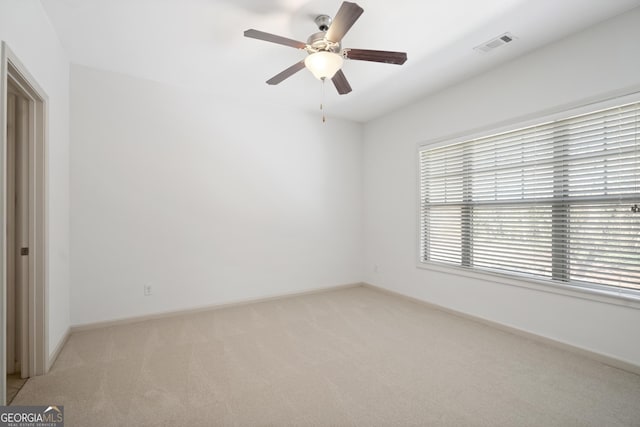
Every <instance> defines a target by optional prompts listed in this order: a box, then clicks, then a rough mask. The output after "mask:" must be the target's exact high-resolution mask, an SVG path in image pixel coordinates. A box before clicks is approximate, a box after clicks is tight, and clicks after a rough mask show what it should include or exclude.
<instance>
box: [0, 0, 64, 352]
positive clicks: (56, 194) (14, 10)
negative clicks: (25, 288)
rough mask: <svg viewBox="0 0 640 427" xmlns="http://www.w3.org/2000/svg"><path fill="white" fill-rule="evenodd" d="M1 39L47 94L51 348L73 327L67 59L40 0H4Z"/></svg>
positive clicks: (0, 15)
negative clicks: (71, 310) (70, 314)
mask: <svg viewBox="0 0 640 427" xmlns="http://www.w3.org/2000/svg"><path fill="white" fill-rule="evenodd" d="M0 40H3V41H5V42H6V43H7V45H8V46H9V48H10V49H11V50H12V51H13V52H14V53H15V54H16V56H17V57H18V58H19V59H20V61H21V62H22V64H23V65H24V66H25V67H26V68H27V70H28V71H29V73H30V74H31V75H32V76H33V77H34V78H35V79H36V81H37V82H38V84H39V85H40V86H41V87H42V89H43V90H44V91H45V92H46V94H47V96H48V97H49V103H48V126H49V139H48V153H47V154H48V158H47V160H48V171H47V172H48V173H47V183H48V191H49V199H48V206H47V209H48V218H47V222H48V226H49V236H48V237H49V242H48V256H49V265H48V270H47V274H48V278H49V307H48V314H49V352H50V353H51V352H53V351H55V349H56V347H57V346H58V344H59V343H60V341H61V340H62V338H63V337H64V334H65V333H66V332H67V330H68V328H69V323H70V322H69V61H68V59H67V56H66V53H65V52H64V50H63V49H62V46H61V45H60V42H59V41H58V36H57V34H56V32H55V31H54V29H53V27H52V26H51V23H50V22H49V19H48V17H47V15H46V14H45V13H44V11H43V10H42V6H41V5H40V2H37V1H23V0H3V1H2V2H0Z"/></svg>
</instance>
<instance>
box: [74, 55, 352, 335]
mask: <svg viewBox="0 0 640 427" xmlns="http://www.w3.org/2000/svg"><path fill="white" fill-rule="evenodd" d="M221 84H224V83H221ZM238 90H239V91H241V88H239V89H238ZM245 99H248V97H246V96H245V95H243V94H241V93H239V95H238V102H235V101H229V100H224V99H217V98H216V96H215V95H211V94H197V93H188V92H183V91H182V90H179V89H176V88H172V87H169V86H165V85H162V84H159V83H155V82H151V81H146V80H141V79H137V78H133V77H128V76H123V75H119V74H115V73H111V72H106V71H99V70H95V69H90V68H86V67H81V66H76V65H72V68H71V117H72V149H71V183H72V184H71V205H72V210H71V211H72V213H71V254H72V265H73V272H72V292H71V295H72V296H71V299H72V305H71V306H72V316H71V318H72V323H73V324H86V323H91V322H97V321H105V320H111V319H118V318H126V317H131V316H139V315H145V314H150V313H158V312H164V311H172V310H180V309H186V308H193V307H199V306H206V305H211V304H219V303H224V302H229V301H235V300H242V299H248V298H249V299H250V298H259V297H263V296H269V295H278V294H283V293H289V292H297V291H304V290H309V289H313V288H319V287H327V286H334V285H341V284H347V283H353V282H358V281H360V280H361V279H362V269H361V266H362V262H361V261H362V255H361V253H362V246H361V245H362V233H361V225H362V223H361V219H362V191H363V190H362V167H361V163H362V146H361V139H362V134H361V132H362V126H361V125H359V124H355V123H351V122H346V121H341V120H334V119H331V118H329V119H328V122H327V123H326V124H325V125H323V124H322V123H321V116H320V114H317V115H308V114H302V113H299V112H295V111H290V110H279V109H277V108H273V107H263V106H259V105H250V104H248V103H245V104H242V103H241V102H242V101H243V100H245ZM310 102H316V101H314V100H313V99H310ZM146 283H149V284H151V285H152V287H153V295H152V296H150V297H145V296H143V285H144V284H146Z"/></svg>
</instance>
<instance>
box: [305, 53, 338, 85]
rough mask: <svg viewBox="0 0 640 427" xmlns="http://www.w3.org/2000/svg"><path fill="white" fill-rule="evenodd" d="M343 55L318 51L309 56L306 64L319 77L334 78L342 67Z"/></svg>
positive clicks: (320, 78)
mask: <svg viewBox="0 0 640 427" xmlns="http://www.w3.org/2000/svg"><path fill="white" fill-rule="evenodd" d="M343 62H344V60H343V59H342V55H338V54H337V53H333V52H324V51H322V52H316V53H312V54H311V55H309V56H307V58H306V59H305V60H304V65H305V66H306V67H307V68H308V69H309V71H311V72H312V73H313V75H314V76H316V78H317V79H319V80H322V79H324V78H329V79H330V78H332V77H333V76H334V74H335V73H337V72H338V70H339V69H340V68H342V63H343Z"/></svg>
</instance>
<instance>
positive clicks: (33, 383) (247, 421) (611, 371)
mask: <svg viewBox="0 0 640 427" xmlns="http://www.w3.org/2000/svg"><path fill="white" fill-rule="evenodd" d="M13 404H14V405H31V404H40V405H52V404H57V405H64V407H65V421H66V422H65V425H66V426H67V427H72V426H214V425H229V426H261V425H264V426H267V425H271V426H291V425H295V426H456V427H460V426H544V427H549V426H563V427H567V426H597V427H602V426H607V427H613V426H640V376H638V375H635V374H632V373H629V372H625V371H622V370H619V369H616V368H612V367H609V366H606V365H604V364H601V363H599V362H596V361H594V360H591V359H588V358H585V357H583V356H580V355H577V354H573V353H570V352H566V351H563V350H559V349H557V348H555V347H551V346H547V345H544V344H540V343H538V342H534V341H531V340H528V339H526V338H523V337H521V336H516V335H513V334H510V333H506V332H503V331H500V330H497V329H494V328H491V327H489V326H486V325H483V324H481V323H477V322H474V321H471V320H468V319H464V318H460V317H457V316H454V315H451V314H448V313H445V312H442V311H438V310H435V309H432V308H430V307H427V306H425V305H422V304H418V303H415V302H412V301H409V300H406V299H404V298H400V297H396V296H392V295H388V294H386V293H383V292H380V291H376V290H373V289H370V288H364V287H356V288H347V289H342V290H335V291H328V292H322V293H318V294H311V295H305V296H297V297H291V298H284V299H280V300H272V301H268V302H260V303H253V304H248V305H243V306H236V307H232V308H226V309H220V310H212V311H208V312H200V313H196V314H190V315H182V316H176V317H171V318H164V319H159V320H152V321H145V322H140V323H134V324H129V325H123V326H114V327H108V328H103V329H99V330H93V331H88V332H82V333H75V334H73V335H72V336H71V337H70V338H69V341H68V342H67V344H66V345H65V347H64V348H63V350H62V352H61V354H60V356H59V358H58V360H57V362H56V363H55V365H54V366H53V368H52V369H51V372H50V373H49V374H48V375H45V376H40V377H35V378H32V379H30V380H29V381H28V382H27V384H26V385H25V386H24V387H23V388H22V390H21V391H20V393H19V394H18V396H17V397H16V398H15V400H14V402H13Z"/></svg>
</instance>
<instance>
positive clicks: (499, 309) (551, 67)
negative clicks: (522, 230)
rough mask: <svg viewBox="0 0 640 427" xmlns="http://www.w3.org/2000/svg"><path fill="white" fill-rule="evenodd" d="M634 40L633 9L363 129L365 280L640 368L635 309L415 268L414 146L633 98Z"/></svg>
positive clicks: (637, 13)
mask: <svg viewBox="0 0 640 427" xmlns="http://www.w3.org/2000/svg"><path fill="white" fill-rule="evenodd" d="M638 40H640V9H635V10H633V11H631V12H629V13H627V14H625V15H622V16H619V17H616V18H614V19H612V20H609V21H607V22H604V23H602V24H600V25H598V26H595V27H592V28H590V29H588V30H586V31H584V32H582V33H579V34H576V35H574V36H572V37H570V38H567V39H565V40H562V41H560V42H557V43H554V44H552V45H549V46H546V47H544V48H542V49H539V50H537V51H535V52H533V53H531V54H529V55H527V56H523V57H521V58H519V59H517V60H515V61H512V62H510V63H508V64H505V65H503V66H501V67H499V68H496V69H494V70H491V71H490V72H488V73H486V74H483V75H480V76H477V77H475V78H473V79H470V80H467V81H465V82H463V83H461V84H459V85H456V86H454V87H451V88H448V89H447V90H444V91H442V92H440V93H438V94H436V95H434V96H431V97H429V98H427V99H425V100H423V101H421V102H419V103H416V104H414V105H411V106H408V107H405V108H403V109H401V110H399V111H397V112H395V113H393V114H390V115H387V116H385V117H383V118H380V119H379V120H376V121H372V122H370V123H368V124H367V125H366V126H365V130H364V176H365V179H364V186H365V203H364V219H365V220H364V227H365V231H364V232H365V245H364V247H365V258H366V259H365V271H366V273H365V278H366V281H367V282H370V283H372V284H375V285H378V286H381V287H385V288H388V289H391V290H394V291H397V292H401V293H403V294H407V295H410V296H412V297H416V298H420V299H423V300H426V301H429V302H432V303H435V304H439V305H442V306H445V307H448V308H451V309H454V310H458V311H461V312H464V313H468V314H471V315H474V316H478V317H481V318H485V319H488V320H491V321H494V322H498V323H501V324H504V325H508V326H511V327H515V328H518V329H521V330H525V331H528V332H532V333H534V334H537V335H541V336H544V337H548V338H552V339H555V340H559V341H562V342H565V343H568V344H571V345H574V346H577V347H581V348H584V349H587V350H590V351H594V352H597V353H601V354H604V355H608V356H611V357H615V358H618V359H620V360H623V361H626V362H630V363H633V364H635V365H640V329H638V327H637V325H638V324H640V309H637V308H631V307H625V306H619V305H612V304H607V303H602V302H598V301H593V300H587V299H581V298H576V297H572V296H565V295H559V294H555V293H549V292H544V291H539V290H532V289H527V288H522V287H516V286H512V285H510V284H501V283H496V282H495V281H491V280H478V279H473V278H468V277H464V276H460V275H453V274H449V273H443V272H436V271H433V270H424V269H419V268H417V267H416V260H417V249H416V247H417V232H416V226H417V208H416V206H417V205H416V203H417V199H416V189H417V176H416V174H417V170H416V162H417V145H418V144H419V143H421V142H428V141H430V140H434V139H438V138H443V137H446V136H449V135H454V134H460V133H464V132H471V131H474V130H477V129H480V128H487V127H491V126H493V125H496V126H497V125H499V124H501V123H504V122H505V121H510V120H516V119H518V118H521V117H525V116H531V115H536V114H540V112H542V111H548V110H554V109H562V108H563V106H566V105H568V104H575V105H579V104H580V103H583V102H585V100H593V99H597V98H606V97H608V96H610V95H611V94H613V93H623V92H632V91H638V90H640V74H639V73H638V70H639V69H640V55H638V54H637V52H638V47H637V41H638ZM376 266H377V268H376ZM376 270H377V271H376ZM485 277H486V276H485ZM514 284H515V282H514Z"/></svg>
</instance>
